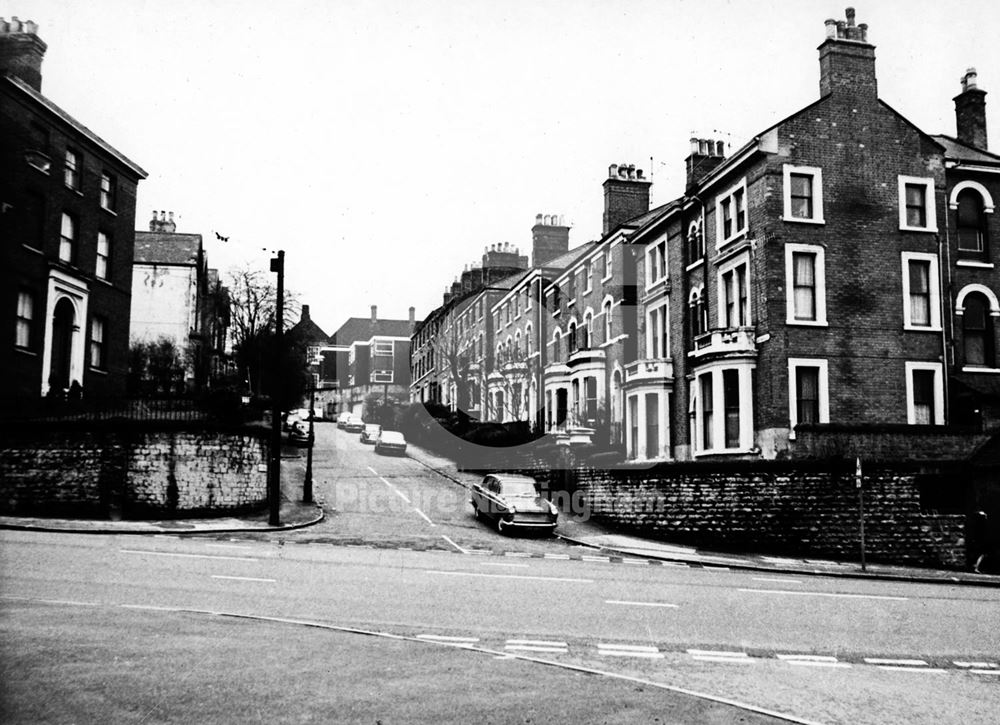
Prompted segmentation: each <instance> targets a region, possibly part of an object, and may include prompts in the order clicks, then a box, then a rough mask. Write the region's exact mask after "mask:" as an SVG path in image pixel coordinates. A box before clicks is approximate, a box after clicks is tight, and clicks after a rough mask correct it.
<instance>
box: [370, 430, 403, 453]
mask: <svg viewBox="0 0 1000 725" xmlns="http://www.w3.org/2000/svg"><path fill="white" fill-rule="evenodd" d="M375 452H376V453H381V454H386V453H394V454H397V455H400V456H402V455H406V438H404V437H403V434H402V433H400V432H399V431H395V430H384V431H382V432H381V433H379V434H378V438H376V439H375Z"/></svg>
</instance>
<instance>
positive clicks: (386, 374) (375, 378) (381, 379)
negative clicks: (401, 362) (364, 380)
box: [372, 370, 392, 383]
mask: <svg viewBox="0 0 1000 725" xmlns="http://www.w3.org/2000/svg"><path fill="white" fill-rule="evenodd" d="M372 382H373V383H391V382H392V370H373V371H372Z"/></svg>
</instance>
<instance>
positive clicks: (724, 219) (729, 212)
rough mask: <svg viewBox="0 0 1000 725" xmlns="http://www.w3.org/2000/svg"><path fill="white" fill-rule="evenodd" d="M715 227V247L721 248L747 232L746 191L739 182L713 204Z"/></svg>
mask: <svg viewBox="0 0 1000 725" xmlns="http://www.w3.org/2000/svg"><path fill="white" fill-rule="evenodd" d="M715 211H716V219H717V222H716V225H717V228H718V231H717V235H716V237H717V239H716V246H719V247H721V246H722V245H723V244H727V243H729V242H731V241H733V240H734V239H736V238H737V237H738V236H740V235H741V234H744V233H745V232H746V230H747V190H746V182H744V181H741V182H740V183H739V184H738V185H737V186H735V187H733V188H732V189H730V190H729V191H727V192H726V193H725V194H722V195H721V196H719V198H718V199H717V200H716V202H715Z"/></svg>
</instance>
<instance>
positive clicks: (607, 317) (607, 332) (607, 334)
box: [604, 300, 613, 342]
mask: <svg viewBox="0 0 1000 725" xmlns="http://www.w3.org/2000/svg"><path fill="white" fill-rule="evenodd" d="M612 337H613V335H612V334H611V300H607V301H606V302H605V303H604V342H611V338H612Z"/></svg>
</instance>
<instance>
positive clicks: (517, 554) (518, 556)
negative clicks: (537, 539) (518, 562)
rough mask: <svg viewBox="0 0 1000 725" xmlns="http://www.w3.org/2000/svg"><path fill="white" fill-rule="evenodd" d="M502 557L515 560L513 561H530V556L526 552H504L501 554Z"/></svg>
mask: <svg viewBox="0 0 1000 725" xmlns="http://www.w3.org/2000/svg"><path fill="white" fill-rule="evenodd" d="M503 555H504V556H510V557H513V558H515V559H530V558H531V554H529V553H528V552H526V551H505V552H504V553H503Z"/></svg>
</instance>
